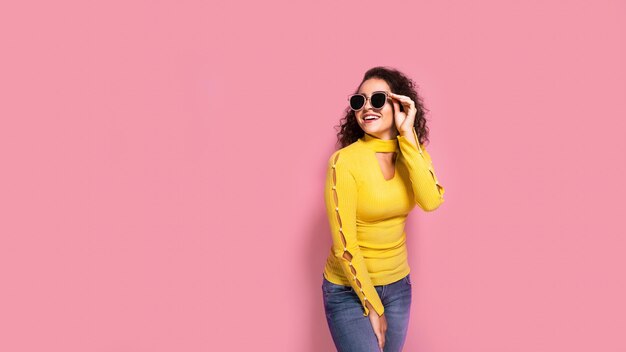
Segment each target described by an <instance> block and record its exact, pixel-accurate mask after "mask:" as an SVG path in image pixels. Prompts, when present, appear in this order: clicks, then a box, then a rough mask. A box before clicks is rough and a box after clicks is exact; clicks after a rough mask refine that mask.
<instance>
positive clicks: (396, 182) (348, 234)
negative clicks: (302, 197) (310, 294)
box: [324, 128, 445, 316]
mask: <svg viewBox="0 0 626 352" xmlns="http://www.w3.org/2000/svg"><path fill="white" fill-rule="evenodd" d="M413 135H414V136H415V140H416V141H417V144H419V139H417V133H416V131H415V128H413ZM398 151H399V152H400V153H399V155H398V158H397V159H396V164H395V174H394V176H393V178H391V179H390V180H385V178H384V176H383V173H382V170H381V168H380V165H379V163H378V159H377V158H376V153H377V152H398ZM444 192H445V190H444V188H443V186H441V185H440V184H439V182H438V180H437V177H436V176H435V171H434V169H433V165H432V161H431V159H430V155H429V154H428V152H427V151H426V149H425V148H424V146H423V145H419V146H418V145H415V144H413V143H411V141H410V140H409V139H407V138H405V137H403V136H401V135H399V136H398V137H397V139H391V140H383V139H379V138H376V137H374V136H371V135H369V134H367V133H366V134H365V135H364V136H363V137H361V138H360V139H359V140H357V141H356V142H354V143H352V144H350V145H348V146H346V147H344V148H341V149H339V150H337V151H335V152H334V153H333V154H332V155H331V157H330V159H329V160H328V170H327V174H326V183H325V190H324V198H325V204H326V213H327V215H328V221H329V224H330V230H331V236H332V241H333V242H332V246H331V249H330V254H329V256H328V258H327V260H326V265H325V267H324V277H325V278H326V279H327V280H328V281H330V282H332V283H335V284H339V285H345V286H352V288H353V289H354V291H355V292H356V294H357V296H358V297H359V299H360V300H361V304H362V305H363V310H364V314H363V315H364V316H367V315H368V314H369V309H368V307H367V305H366V304H365V301H366V300H367V301H369V302H370V303H371V305H372V307H374V309H375V310H376V313H377V314H378V315H379V316H380V315H382V314H383V313H384V311H385V309H384V307H383V304H382V302H381V300H380V297H379V296H378V293H377V292H376V289H375V288H374V285H376V286H379V285H387V284H390V283H393V282H396V281H398V280H400V279H402V278H403V277H405V276H406V275H408V274H409V272H410V268H409V265H408V261H407V250H406V244H405V242H406V233H405V231H404V226H405V223H406V218H407V215H408V214H409V212H410V211H411V210H412V209H413V208H414V207H415V205H416V204H417V205H418V206H419V207H420V208H421V209H422V210H424V211H433V210H435V209H437V208H438V207H439V205H441V203H442V202H443V194H444ZM345 252H349V253H345ZM348 258H351V259H348Z"/></svg>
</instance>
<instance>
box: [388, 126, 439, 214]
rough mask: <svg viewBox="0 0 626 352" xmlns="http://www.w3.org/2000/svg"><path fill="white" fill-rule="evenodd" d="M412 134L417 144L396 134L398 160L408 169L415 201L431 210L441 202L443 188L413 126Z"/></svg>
mask: <svg viewBox="0 0 626 352" xmlns="http://www.w3.org/2000/svg"><path fill="white" fill-rule="evenodd" d="M413 134H414V136H415V140H416V141H417V143H418V145H417V146H416V145H414V144H413V143H411V142H409V140H408V139H407V138H405V137H404V136H398V143H399V146H400V151H401V153H402V158H400V160H401V162H403V163H404V165H405V166H406V168H407V169H408V170H409V179H410V180H411V187H412V189H413V194H414V195H415V202H416V203H417V205H418V206H419V207H420V208H422V209H423V210H424V211H433V210H435V209H437V208H438V207H439V206H440V205H441V203H443V201H444V198H443V194H444V193H445V188H444V187H443V186H442V185H441V184H439V181H438V180H437V176H436V175H435V169H434V167H433V164H432V160H431V158H430V154H428V152H427V151H426V149H425V148H424V147H423V146H421V145H419V139H418V138H417V132H416V131H415V127H413Z"/></svg>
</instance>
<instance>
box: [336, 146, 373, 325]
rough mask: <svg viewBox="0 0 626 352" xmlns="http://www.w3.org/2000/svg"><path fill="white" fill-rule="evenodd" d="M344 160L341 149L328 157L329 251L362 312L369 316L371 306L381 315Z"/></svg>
mask: <svg viewBox="0 0 626 352" xmlns="http://www.w3.org/2000/svg"><path fill="white" fill-rule="evenodd" d="M347 161H348V160H347V158H346V156H345V155H344V154H343V152H342V151H341V150H338V151H336V152H334V153H333V154H332V155H331V157H330V159H329V160H328V168H327V173H326V183H325V190H324V201H325V204H326V213H327V216H328V221H329V224H330V230H331V235H332V240H333V246H332V250H333V253H334V255H335V256H336V257H337V258H339V262H340V263H341V267H342V269H343V271H344V273H345V276H346V277H347V278H348V281H350V285H351V286H352V288H353V289H354V291H355V292H356V294H357V296H358V297H359V299H360V300H361V304H362V306H363V310H364V312H365V313H364V314H363V315H364V316H368V315H369V313H370V307H373V309H374V311H375V312H376V314H377V315H378V316H381V315H383V313H384V311H385V308H384V307H383V304H382V302H381V300H380V297H379V296H378V292H377V291H376V288H375V287H374V285H373V284H372V281H371V279H370V276H369V272H368V270H367V267H366V265H365V260H364V259H363V256H362V254H361V250H360V248H359V244H358V243H357V237H356V205H357V184H356V180H355V179H354V176H353V175H352V173H351V172H350V170H349V169H348V162H347ZM367 302H369V303H370V304H371V305H368V304H367Z"/></svg>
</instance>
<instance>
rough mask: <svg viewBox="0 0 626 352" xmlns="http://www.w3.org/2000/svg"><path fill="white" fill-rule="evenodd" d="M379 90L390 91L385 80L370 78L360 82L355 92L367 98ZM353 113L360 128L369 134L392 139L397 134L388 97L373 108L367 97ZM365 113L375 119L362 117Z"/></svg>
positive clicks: (391, 104)
mask: <svg viewBox="0 0 626 352" xmlns="http://www.w3.org/2000/svg"><path fill="white" fill-rule="evenodd" d="M381 90H382V91H385V92H390V91H391V89H390V88H389V85H388V84H387V82H385V80H382V79H379V78H370V79H368V80H366V81H364V82H363V84H361V87H360V88H359V91H358V92H357V93H361V94H365V96H366V97H368V98H369V97H371V96H372V93H373V92H376V91H381ZM354 114H355V115H356V120H357V122H358V124H359V126H361V129H362V130H363V131H364V132H365V133H367V134H369V135H372V136H375V137H378V138H382V139H392V138H395V137H396V136H397V135H398V130H397V129H396V126H395V122H394V118H393V114H394V112H393V103H392V102H391V98H389V97H387V102H386V103H385V105H384V106H383V107H382V108H381V109H374V108H373V107H372V104H371V102H370V101H369V99H368V100H367V102H366V103H365V106H363V108H362V109H361V110H359V111H355V112H354ZM367 115H375V116H377V118H376V119H375V120H365V119H364V118H365V116H367Z"/></svg>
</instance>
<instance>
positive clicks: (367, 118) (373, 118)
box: [364, 115, 378, 120]
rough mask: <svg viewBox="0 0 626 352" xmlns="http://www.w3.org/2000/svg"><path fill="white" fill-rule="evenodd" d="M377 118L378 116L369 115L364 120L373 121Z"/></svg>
mask: <svg viewBox="0 0 626 352" xmlns="http://www.w3.org/2000/svg"><path fill="white" fill-rule="evenodd" d="M377 118H378V116H373V115H369V116H365V118H364V120H375V119H377Z"/></svg>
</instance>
